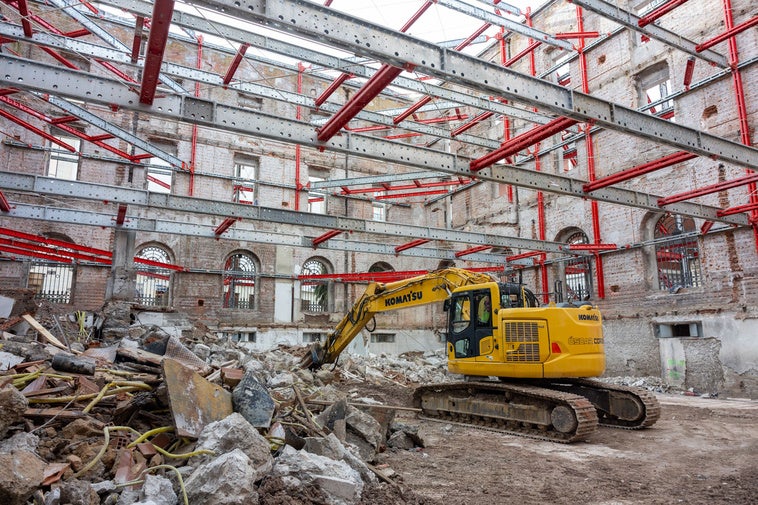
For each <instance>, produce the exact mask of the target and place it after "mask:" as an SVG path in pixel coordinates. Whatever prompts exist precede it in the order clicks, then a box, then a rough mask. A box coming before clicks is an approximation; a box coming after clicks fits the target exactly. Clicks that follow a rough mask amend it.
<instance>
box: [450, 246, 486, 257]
mask: <svg viewBox="0 0 758 505" xmlns="http://www.w3.org/2000/svg"><path fill="white" fill-rule="evenodd" d="M487 249H492V246H491V245H478V246H475V247H469V248H468V249H464V250H462V251H458V252H457V253H455V257H456V258H460V257H462V256H468V255H469V254H474V253H478V252H481V251H486V250H487Z"/></svg>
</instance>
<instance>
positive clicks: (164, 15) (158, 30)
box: [139, 0, 174, 105]
mask: <svg viewBox="0 0 758 505" xmlns="http://www.w3.org/2000/svg"><path fill="white" fill-rule="evenodd" d="M173 12H174V0H156V1H155V5H153V18H152V23H151V25H150V37H149V38H148V41H147V55H146V57H145V68H144V70H143V73H142V85H141V87H140V97H139V101H140V103H142V104H145V105H152V104H153V100H154V99H155V90H156V88H157V87H158V79H159V77H160V72H161V64H162V63H163V51H165V49H166V41H168V31H169V28H170V26H171V15H172V14H173Z"/></svg>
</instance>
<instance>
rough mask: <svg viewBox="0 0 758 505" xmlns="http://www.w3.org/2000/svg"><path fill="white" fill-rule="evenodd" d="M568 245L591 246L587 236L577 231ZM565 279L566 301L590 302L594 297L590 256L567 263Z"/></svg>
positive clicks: (580, 257) (568, 240) (572, 234)
mask: <svg viewBox="0 0 758 505" xmlns="http://www.w3.org/2000/svg"><path fill="white" fill-rule="evenodd" d="M566 243H567V244H569V245H571V244H589V240H588V239H587V234H586V233H584V232H583V231H581V230H576V231H574V232H573V233H571V235H569V237H568V238H567V239H566ZM564 279H565V282H566V300H567V301H572V300H589V299H590V296H592V263H591V262H590V258H589V256H579V257H576V258H573V259H571V260H569V261H567V262H566V265H565V271H564Z"/></svg>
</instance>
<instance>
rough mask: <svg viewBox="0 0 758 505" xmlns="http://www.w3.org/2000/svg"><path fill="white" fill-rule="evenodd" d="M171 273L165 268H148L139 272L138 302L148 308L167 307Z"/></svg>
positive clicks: (137, 281) (137, 282) (137, 283)
mask: <svg viewBox="0 0 758 505" xmlns="http://www.w3.org/2000/svg"><path fill="white" fill-rule="evenodd" d="M170 280H171V272H170V271H169V270H167V269H165V268H148V269H140V270H138V271H137V280H136V285H137V294H136V297H135V299H136V302H137V303H138V304H140V305H144V306H147V307H167V306H168V304H169V294H170V293H169V285H170Z"/></svg>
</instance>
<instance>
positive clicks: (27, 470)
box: [0, 451, 47, 505]
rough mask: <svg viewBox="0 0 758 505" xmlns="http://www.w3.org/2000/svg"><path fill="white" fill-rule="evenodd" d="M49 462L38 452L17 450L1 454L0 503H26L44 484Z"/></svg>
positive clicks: (12, 504) (18, 504) (17, 504)
mask: <svg viewBox="0 0 758 505" xmlns="http://www.w3.org/2000/svg"><path fill="white" fill-rule="evenodd" d="M46 466H47V464H46V463H45V462H44V461H42V460H41V459H40V458H39V457H37V455H36V454H34V453H31V452H27V451H16V452H14V453H13V454H0V468H2V469H3V471H2V472H0V503H2V504H3V505H24V504H25V503H26V501H27V500H28V499H29V497H31V496H32V494H34V491H35V490H36V489H37V487H39V485H40V484H42V476H43V475H44V471H45V467H46Z"/></svg>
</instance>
